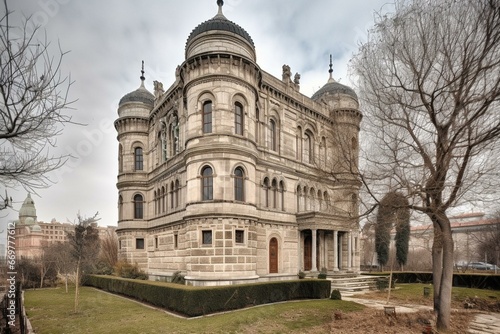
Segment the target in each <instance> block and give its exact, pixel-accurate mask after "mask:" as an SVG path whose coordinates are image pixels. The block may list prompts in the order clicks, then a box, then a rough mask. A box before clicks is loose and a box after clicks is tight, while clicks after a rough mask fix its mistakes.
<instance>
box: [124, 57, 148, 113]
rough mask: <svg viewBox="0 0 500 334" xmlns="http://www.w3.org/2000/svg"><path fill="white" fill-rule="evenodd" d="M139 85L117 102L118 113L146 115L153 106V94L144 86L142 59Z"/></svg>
mask: <svg viewBox="0 0 500 334" xmlns="http://www.w3.org/2000/svg"><path fill="white" fill-rule="evenodd" d="M141 73H142V74H141V77H140V79H141V85H140V87H139V88H138V89H136V90H134V91H133V92H130V93H128V94H126V95H124V96H123V97H122V98H121V99H120V102H119V103H118V115H119V116H120V117H124V116H140V117H148V116H149V111H151V109H153V106H154V100H155V97H154V95H153V94H152V93H151V92H150V91H148V90H147V89H146V87H145V86H144V80H146V78H145V77H144V61H143V62H142V70H141Z"/></svg>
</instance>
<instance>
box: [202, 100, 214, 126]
mask: <svg viewBox="0 0 500 334" xmlns="http://www.w3.org/2000/svg"><path fill="white" fill-rule="evenodd" d="M203 133H212V101H206V102H205V103H203Z"/></svg>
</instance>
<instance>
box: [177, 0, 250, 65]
mask: <svg viewBox="0 0 500 334" xmlns="http://www.w3.org/2000/svg"><path fill="white" fill-rule="evenodd" d="M223 4H224V1H221V0H219V1H217V5H218V6H219V12H218V13H217V15H215V16H214V17H213V18H211V19H210V20H208V21H205V22H203V23H201V24H199V25H198V26H197V27H196V28H194V29H193V31H191V34H189V37H188V39H187V41H186V59H188V58H190V57H192V56H195V55H199V54H206V53H218V52H221V51H223V52H228V53H234V54H239V55H243V56H246V57H248V58H250V59H252V60H255V45H254V43H253V40H252V37H250V34H249V33H248V32H247V31H246V30H245V29H243V28H242V27H240V26H239V25H237V24H236V23H234V22H232V21H230V20H228V19H227V18H226V17H225V16H224V15H223V14H222V5H223Z"/></svg>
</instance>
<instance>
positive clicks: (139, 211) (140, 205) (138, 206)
mask: <svg viewBox="0 0 500 334" xmlns="http://www.w3.org/2000/svg"><path fill="white" fill-rule="evenodd" d="M143 218H144V199H143V197H142V195H140V194H137V195H135V196H134V219H143Z"/></svg>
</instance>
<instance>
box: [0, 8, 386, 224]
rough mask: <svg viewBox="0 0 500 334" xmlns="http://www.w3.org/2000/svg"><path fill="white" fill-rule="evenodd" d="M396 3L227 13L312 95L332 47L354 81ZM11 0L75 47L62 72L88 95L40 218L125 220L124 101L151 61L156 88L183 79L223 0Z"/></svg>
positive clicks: (64, 144) (271, 63) (42, 195)
mask: <svg viewBox="0 0 500 334" xmlns="http://www.w3.org/2000/svg"><path fill="white" fill-rule="evenodd" d="M386 2H388V1H387V0H370V1H368V0H350V1H331V0H315V1H310V0H297V1H295V0H294V1H290V0H272V1H264V0H246V1H244V0H226V1H224V7H223V13H224V15H225V16H226V17H227V18H228V19H229V20H231V21H233V22H235V23H237V24H238V25H240V26H241V27H243V28H244V29H245V30H246V31H247V32H248V33H249V34H250V36H251V37H252V39H253V41H254V43H255V47H256V52H257V62H258V64H259V66H260V67H261V68H262V69H263V70H265V71H267V72H269V73H271V74H272V75H274V76H276V77H278V78H281V71H282V65H283V64H287V65H289V66H290V67H291V70H292V73H296V72H298V73H300V74H301V81H300V84H301V92H302V93H303V94H305V95H307V96H311V95H312V94H313V93H314V92H315V91H317V90H318V89H319V88H320V87H321V86H323V85H324V84H325V83H326V81H327V79H328V63H329V54H332V55H333V75H334V78H335V79H336V80H337V81H340V82H341V83H344V84H347V85H352V82H351V81H350V79H349V76H348V62H349V59H351V57H352V55H353V53H355V52H356V50H357V47H358V46H359V43H360V42H361V41H364V40H365V36H366V32H367V30H368V29H369V28H370V27H371V26H372V25H373V19H374V13H375V12H379V11H380V10H384V11H387V10H391V7H390V5H388V4H386V5H384V4H385V3H386ZM9 6H10V9H11V10H14V11H15V16H14V18H16V19H19V18H20V17H21V14H23V15H25V16H31V18H32V20H33V21H34V22H36V23H38V24H39V25H41V26H42V32H41V33H39V35H38V36H39V37H40V38H43V37H44V36H43V31H45V32H46V34H47V37H48V40H49V41H52V43H53V44H52V46H53V51H57V43H58V42H59V43H60V45H61V48H62V49H63V50H64V51H70V52H69V53H68V54H67V55H66V56H65V57H64V59H63V66H62V71H63V74H71V79H72V80H74V84H73V86H72V87H71V92H70V94H71V98H72V99H78V100H77V102H75V103H74V104H73V108H74V110H69V111H68V113H69V114H71V115H72V116H73V120H74V121H75V122H79V123H84V124H86V126H67V127H66V128H65V129H64V132H63V135H61V136H60V137H59V138H58V140H57V147H56V149H55V150H54V152H61V153H62V154H71V155H73V156H74V157H75V159H72V160H70V161H69V162H68V163H67V164H66V166H64V167H63V168H61V169H60V170H58V171H57V172H56V173H53V174H52V175H51V176H50V177H51V179H52V180H53V181H54V182H55V184H54V185H52V186H51V187H50V188H47V189H42V190H39V191H37V194H33V195H32V198H33V200H34V201H35V206H36V209H37V215H38V220H39V221H43V222H50V221H51V219H53V218H55V219H56V220H57V221H60V222H66V221H68V220H69V221H71V222H73V221H75V219H76V214H77V213H78V212H80V213H81V214H82V215H83V216H87V217H88V216H92V215H93V214H94V213H95V212H99V217H100V218H101V221H100V222H99V224H100V225H103V226H106V225H116V222H117V217H118V214H117V198H118V194H117V189H116V177H117V170H118V167H117V166H118V158H117V150H118V142H117V140H116V132H115V129H114V126H113V122H114V120H115V119H116V118H117V107H118V101H119V100H120V98H121V97H122V96H123V95H125V94H127V93H129V92H131V91H133V90H135V89H137V88H138V87H139V84H140V80H139V76H140V69H141V61H142V60H144V61H145V71H146V74H145V76H146V87H147V88H148V89H149V90H150V91H151V92H152V91H153V80H158V81H161V82H163V84H164V87H169V86H170V85H171V84H172V83H173V81H174V78H175V68H176V67H177V65H180V64H181V63H182V62H183V61H184V46H185V44H186V40H187V37H188V36H189V33H190V32H191V31H192V30H193V29H194V28H195V27H196V26H197V25H198V24H200V23H202V22H204V21H206V20H208V19H210V18H212V17H213V16H215V14H216V13H217V5H216V1H215V0H183V1H166V0H149V1H141V2H140V4H139V1H132V0H106V1H103V0H85V1H79V0H15V1H13V0H9ZM2 11H3V8H2ZM17 22H19V21H17ZM15 23H16V21H14V20H12V21H11V24H15ZM0 191H1V192H2V194H3V189H0ZM8 191H9V195H10V196H12V197H13V200H14V207H13V209H14V210H10V213H9V214H8V215H7V216H6V214H7V210H3V211H0V219H1V220H2V221H3V222H4V223H5V222H6V221H9V220H14V219H17V216H18V213H17V211H18V210H19V209H20V207H21V204H22V202H23V201H24V199H25V198H26V195H27V192H26V191H25V190H23V189H19V188H18V189H9V190H8ZM2 226H5V225H4V224H2ZM1 229H2V228H0V230H1Z"/></svg>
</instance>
